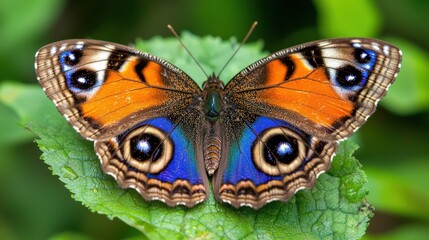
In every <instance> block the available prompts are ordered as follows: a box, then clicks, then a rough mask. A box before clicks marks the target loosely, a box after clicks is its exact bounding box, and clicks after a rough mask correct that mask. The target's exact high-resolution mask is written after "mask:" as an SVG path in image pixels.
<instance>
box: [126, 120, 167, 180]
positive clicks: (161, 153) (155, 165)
mask: <svg viewBox="0 0 429 240" xmlns="http://www.w3.org/2000/svg"><path fill="white" fill-rule="evenodd" d="M120 145H122V152H123V155H124V159H125V160H126V161H128V164H129V165H130V166H131V167H133V168H135V169H138V170H139V171H142V172H147V173H151V174H156V173H159V172H161V171H162V170H163V169H164V168H165V167H167V165H168V163H169V162H170V161H171V160H172V158H173V150H174V149H173V148H174V146H173V142H172V141H171V139H170V138H169V137H168V135H167V134H166V133H165V132H164V131H162V130H161V129H159V128H156V127H153V126H150V125H142V126H140V127H139V128H137V129H134V130H133V131H131V132H129V133H127V135H126V136H124V138H123V140H122V141H121V142H120Z"/></svg>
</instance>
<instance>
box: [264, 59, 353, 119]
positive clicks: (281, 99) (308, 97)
mask: <svg viewBox="0 0 429 240" xmlns="http://www.w3.org/2000/svg"><path fill="white" fill-rule="evenodd" d="M290 59H291V61H292V62H293V66H294V68H293V69H288V67H287V66H286V65H285V64H284V63H282V62H281V61H280V60H274V61H272V62H270V63H268V64H267V66H266V69H267V70H266V71H267V72H266V76H267V77H266V82H265V83H266V84H267V85H276V86H274V87H272V88H267V89H266V90H263V91H260V92H259V95H258V99H260V100H261V101H263V102H265V103H267V104H268V105H272V106H276V107H279V108H282V109H286V110H290V111H294V112H296V113H298V114H300V115H302V116H303V117H306V118H308V119H309V120H311V121H313V122H315V123H317V124H319V125H322V126H324V127H331V126H332V125H333V124H334V123H335V122H336V121H338V120H339V119H341V118H343V117H346V116H351V114H352V111H353V107H354V105H353V103H352V102H350V101H349V100H347V99H344V98H342V97H341V96H340V95H338V93H337V92H336V91H335V90H334V88H333V86H332V83H331V81H330V80H329V79H328V76H327V75H326V73H325V69H323V68H316V69H311V68H310V67H309V66H306V65H305V64H304V63H303V62H302V60H300V59H299V58H298V56H296V55H292V56H291V57H290ZM288 71H293V72H292V73H289V74H291V75H290V77H289V78H288V79H286V80H285V77H286V74H287V73H288Z"/></svg>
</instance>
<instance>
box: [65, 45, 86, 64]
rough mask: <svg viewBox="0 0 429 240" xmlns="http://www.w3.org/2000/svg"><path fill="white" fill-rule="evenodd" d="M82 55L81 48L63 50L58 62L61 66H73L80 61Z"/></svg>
mask: <svg viewBox="0 0 429 240" xmlns="http://www.w3.org/2000/svg"><path fill="white" fill-rule="evenodd" d="M82 55H83V53H82V50H81V49H75V50H72V51H66V52H63V53H61V54H60V63H61V65H63V66H64V65H66V66H74V65H76V64H78V63H79V62H80V59H81V58H82Z"/></svg>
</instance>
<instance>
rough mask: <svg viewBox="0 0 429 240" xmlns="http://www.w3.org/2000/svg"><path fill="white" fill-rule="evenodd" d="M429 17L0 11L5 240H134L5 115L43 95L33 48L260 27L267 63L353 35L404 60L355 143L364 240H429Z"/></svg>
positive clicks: (426, 6) (55, 8)
mask: <svg viewBox="0 0 429 240" xmlns="http://www.w3.org/2000/svg"><path fill="white" fill-rule="evenodd" d="M428 11H429V1H419V0H411V1H390V0H374V1H370V0H360V1H359V0H355V1H342V0H314V1H289V2H286V1H256V0H254V1H249V0H239V1H228V0H216V1H214V0H211V1H198V0H177V1H121V2H119V1H107V0H106V1H98V2H96V1H83V0H73V1H65V0H0V94H1V95H0V153H1V155H0V239H48V238H52V239H60V238H61V239H67V238H71V239H77V238H78V239H102V238H109V239H118V238H128V237H133V236H139V233H138V232H137V231H136V230H134V229H132V228H131V227H128V226H127V225H126V224H124V223H122V222H120V221H118V220H115V219H114V220H109V219H108V218H107V217H105V216H103V215H98V214H95V213H91V212H90V211H89V210H87V209H86V208H85V207H83V206H82V205H81V204H80V203H78V202H75V201H74V200H72V198H71V196H70V193H69V192H68V191H67V190H66V189H65V188H64V186H63V185H62V183H61V182H60V181H58V179H57V177H54V176H52V174H51V172H50V170H49V169H48V168H47V166H46V165H45V164H44V163H43V162H42V161H41V160H39V156H40V151H39V150H38V148H37V146H36V144H35V143H34V142H33V139H34V136H33V135H32V134H31V133H30V132H28V131H26V130H25V129H23V128H22V127H21V126H20V115H19V113H16V112H14V111H13V110H12V108H10V105H9V104H8V103H9V102H8V100H9V99H10V98H11V96H9V95H8V92H7V86H10V85H11V84H17V83H22V84H28V85H34V84H37V83H36V76H35V74H34V69H33V61H34V54H35V52H36V51H37V49H38V48H40V47H41V46H43V45H45V44H47V43H50V42H53V41H57V40H62V39H68V38H93V39H100V40H106V41H112V42H118V43H122V44H129V43H133V42H134V41H135V39H136V38H143V39H147V38H151V37H153V36H156V35H161V36H164V37H171V33H170V32H169V31H168V29H167V28H166V25H167V24H172V25H173V26H174V27H175V29H176V30H177V31H178V32H180V31H182V30H188V31H190V32H192V33H194V34H197V35H201V36H204V35H215V36H220V37H222V38H223V39H229V38H230V37H232V36H237V37H238V38H239V39H241V37H242V36H244V34H245V33H246V32H247V30H248V28H249V26H250V25H251V23H252V22H253V21H255V20H257V21H258V22H259V25H258V27H257V28H256V30H255V31H254V32H253V34H252V36H251V37H250V40H249V41H251V42H252V41H256V40H260V39H262V40H263V41H264V45H265V50H268V51H271V52H272V51H276V50H279V49H282V48H286V47H288V46H292V45H295V44H299V43H304V42H307V41H312V40H317V39H322V38H330V37H347V36H359V37H373V38H379V39H383V40H386V41H389V42H391V43H393V44H395V45H397V46H398V47H399V48H401V49H402V51H403V54H404V56H403V58H404V59H403V65H402V70H401V72H400V74H399V77H398V80H397V82H396V83H395V84H394V85H393V86H392V87H391V90H390V92H389V94H388V96H387V97H386V98H385V99H384V100H383V101H382V102H381V107H380V108H379V110H378V111H377V113H375V114H374V116H373V117H371V119H370V120H369V121H368V123H367V124H366V125H365V126H364V127H362V128H361V129H360V130H359V132H358V134H357V137H356V138H355V139H356V141H357V142H358V143H359V145H360V149H359V151H358V152H357V154H356V157H357V158H358V159H359V160H360V161H361V163H362V164H363V168H364V170H365V171H366V173H367V175H368V181H369V185H370V194H369V202H370V203H371V204H372V205H374V207H375V209H376V212H375V216H374V218H373V219H372V221H371V224H370V227H369V229H368V233H367V235H366V236H365V238H366V239H404V238H407V239H429V144H428V143H429V141H428V138H427V136H428V134H429V67H428V66H429V55H428V52H429V28H428V27H427V23H428V22H429V17H428V16H427V15H428ZM225 54H231V53H225ZM167 60H168V59H167ZM40 91H41V90H40ZM29 107H31V106H29Z"/></svg>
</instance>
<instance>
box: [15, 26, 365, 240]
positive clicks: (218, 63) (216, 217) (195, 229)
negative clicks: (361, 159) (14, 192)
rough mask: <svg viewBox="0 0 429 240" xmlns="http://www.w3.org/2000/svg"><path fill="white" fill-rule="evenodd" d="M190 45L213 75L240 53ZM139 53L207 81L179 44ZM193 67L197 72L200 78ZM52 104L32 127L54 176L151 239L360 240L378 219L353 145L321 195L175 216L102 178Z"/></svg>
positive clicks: (342, 151) (179, 210)
mask: <svg viewBox="0 0 429 240" xmlns="http://www.w3.org/2000/svg"><path fill="white" fill-rule="evenodd" d="M183 41H184V42H185V44H186V45H187V47H188V48H189V49H191V51H192V53H193V54H195V56H196V58H197V59H198V61H200V62H201V64H202V65H203V67H205V68H207V71H209V70H210V71H219V69H221V68H222V66H223V65H224V64H225V62H226V59H228V58H229V56H230V55H231V53H232V51H233V50H234V49H235V47H236V42H235V40H230V41H221V40H220V39H219V38H214V37H203V38H199V37H196V36H193V35H191V34H189V33H185V34H184V35H183ZM137 45H138V47H139V48H140V49H142V50H144V51H147V52H150V53H152V54H155V55H157V56H161V57H163V58H165V59H167V60H168V61H171V62H173V63H174V64H175V65H178V66H179V67H183V68H186V70H185V71H186V72H188V74H189V75H191V76H192V77H195V75H194V74H196V75H197V77H198V74H200V75H199V78H201V79H204V76H203V75H201V71H200V70H199V69H197V67H195V64H194V63H193V62H192V60H191V59H190V58H189V55H187V54H186V53H185V52H184V50H183V48H181V47H180V46H179V45H178V43H177V42H176V43H174V40H172V39H161V38H153V39H151V40H148V41H142V40H139V41H138V44H137ZM260 48H261V44H260V43H254V44H248V45H245V46H244V47H243V48H242V49H241V50H240V52H239V54H238V56H237V57H236V58H234V60H233V61H232V62H231V64H230V65H228V67H227V70H225V73H224V74H225V75H224V76H227V77H226V78H231V76H233V74H234V72H237V71H235V70H234V71H232V70H228V69H229V68H233V69H236V68H238V69H240V68H243V67H244V66H245V65H248V64H249V63H250V62H253V61H255V60H256V59H257V58H259V57H260V55H261V53H260ZM182 65H183V66H182ZM188 65H194V69H195V70H190V68H191V67H189V66H188ZM243 65H244V66H243ZM188 68H189V69H188ZM197 77H195V78H197ZM199 82H200V83H201V81H199ZM21 87H22V88H26V87H24V86H21ZM40 92H42V90H40ZM32 101H35V102H45V103H46V98H45V97H43V98H42V97H34V98H32ZM45 103H44V106H43V107H42V108H44V114H35V115H34V116H33V118H31V119H28V121H26V126H27V127H28V128H29V129H31V131H33V132H34V133H36V134H37V135H38V136H39V137H40V139H38V140H37V144H38V145H39V147H40V149H41V150H42V152H43V155H42V159H43V160H44V161H45V162H46V164H48V165H49V166H50V168H51V169H52V172H53V174H54V175H56V176H58V177H59V179H60V180H61V181H62V182H64V184H65V186H66V188H68V189H69V190H70V192H71V193H72V196H73V198H74V199H76V200H77V201H79V202H82V204H83V205H85V206H87V207H88V208H89V209H91V210H92V211H95V212H98V213H101V214H105V215H107V216H108V217H109V218H115V217H116V218H119V219H121V220H122V221H124V222H126V223H127V224H129V225H130V226H133V227H134V228H136V229H138V230H140V231H141V232H142V233H143V234H144V235H145V236H146V237H148V238H149V239H160V238H164V239H182V238H200V239H212V238H215V239H217V238H226V239H256V238H264V239H275V238H290V239H320V238H328V239H332V238H334V239H357V238H360V237H361V236H362V235H363V234H364V233H365V230H366V228H367V226H368V221H369V219H370V218H371V217H372V208H371V207H370V205H369V204H368V203H367V202H366V200H365V198H366V195H367V193H368V190H367V186H366V177H365V175H364V173H363V172H362V170H361V169H360V167H361V166H360V164H359V163H358V161H357V160H356V159H355V158H353V157H352V153H353V152H354V151H355V150H356V148H357V147H356V145H355V144H353V143H351V142H345V143H343V144H341V145H340V148H339V150H338V153H337V156H336V157H335V159H334V162H333V166H332V169H331V170H330V171H329V172H328V173H325V174H322V175H321V176H320V178H319V180H318V183H317V185H316V187H315V188H314V189H312V190H301V191H299V192H298V193H297V194H296V195H295V197H293V198H292V199H291V200H290V201H289V202H288V203H280V202H272V203H270V204H267V205H266V206H265V207H263V208H262V209H260V210H259V211H254V210H252V209H250V208H247V207H243V208H240V209H234V208H232V207H230V206H229V205H226V204H221V203H219V202H216V201H215V199H214V197H213V195H211V196H210V197H209V199H208V200H207V201H206V202H204V203H202V204H199V205H197V206H196V207H194V208H191V209H187V208H185V207H183V206H179V207H176V208H169V207H167V206H166V205H165V204H163V203H161V202H146V201H144V200H143V199H142V198H141V197H140V195H139V194H138V193H137V192H136V191H134V190H132V189H127V190H124V189H120V188H119V187H118V185H117V183H116V182H115V181H114V180H113V178H111V177H110V176H107V175H106V174H103V173H102V171H101V168H100V164H99V160H98V159H97V157H96V155H95V154H94V150H93V144H92V142H89V141H86V140H84V139H82V138H81V137H80V136H79V135H78V134H77V133H76V132H75V131H74V130H73V129H72V128H71V127H70V126H69V125H68V124H67V123H66V120H65V119H64V118H63V117H62V116H61V115H60V114H58V113H57V112H56V110H55V108H54V106H53V104H45ZM33 111H34V110H33Z"/></svg>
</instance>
